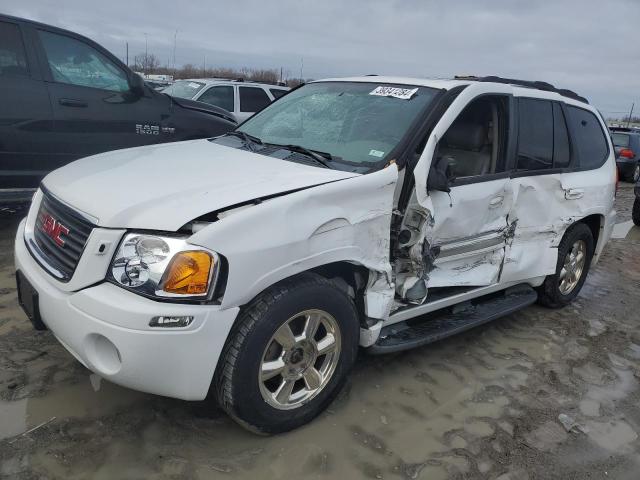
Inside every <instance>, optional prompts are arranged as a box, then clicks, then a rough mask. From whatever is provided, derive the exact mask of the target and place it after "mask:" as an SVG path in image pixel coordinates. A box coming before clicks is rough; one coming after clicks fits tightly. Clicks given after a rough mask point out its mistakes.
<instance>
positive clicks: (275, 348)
mask: <svg viewBox="0 0 640 480" xmlns="http://www.w3.org/2000/svg"><path fill="white" fill-rule="evenodd" d="M309 312H310V313H309ZM311 316H313V317H314V318H316V322H319V324H320V325H322V327H318V328H317V331H316V336H315V337H313V339H312V340H305V339H303V340H300V341H298V340H296V343H295V344H293V346H291V347H289V348H285V347H284V346H282V345H284V344H285V343H287V342H282V345H281V344H280V343H279V340H277V339H276V338H275V336H276V332H282V331H284V330H286V328H285V327H284V325H289V327H287V328H290V329H289V330H288V333H292V332H293V334H294V335H296V338H302V336H303V335H304V330H303V331H298V330H297V329H298V327H299V326H300V325H303V328H305V329H306V326H307V325H309V324H310V321H309V318H310V317H311ZM317 319H320V320H317ZM323 322H324V323H323ZM330 327H331V328H333V330H331V328H330ZM283 329H284V330H283ZM330 330H331V331H333V332H334V333H335V335H333V338H334V347H333V350H332V351H331V353H328V354H324V355H322V354H319V353H318V351H317V350H316V352H315V354H316V356H314V353H313V348H314V345H319V344H320V343H321V342H323V341H325V340H326V338H327V337H329V336H330V335H332V334H330V333H329V331H330ZM323 333H324V335H325V338H322V334H323ZM359 334H360V327H359V322H358V313H357V311H356V308H355V305H354V303H353V301H352V300H351V298H350V297H349V296H348V295H347V294H346V293H345V292H344V290H342V289H340V288H339V287H338V286H337V285H335V284H334V283H333V282H331V281H330V280H327V279H326V278H324V277H321V276H319V275H316V274H312V273H306V274H302V275H299V276H296V277H294V278H292V279H288V280H285V281H283V282H281V283H279V284H277V285H275V286H273V287H270V288H269V289H267V290H266V291H265V292H263V293H261V294H260V295H258V296H257V297H256V298H255V299H254V300H253V301H252V302H251V303H249V304H248V305H247V306H246V307H245V308H243V309H242V310H241V313H240V316H239V317H238V320H237V321H236V324H235V325H234V328H233V329H232V331H231V333H230V334H229V338H228V339H227V343H226V345H225V348H224V350H223V353H222V355H221V357H220V360H219V362H218V368H217V371H216V375H215V377H214V384H213V386H214V388H215V395H216V397H217V401H218V404H219V405H220V406H221V407H222V408H223V409H224V410H225V411H226V412H227V413H228V414H229V415H230V416H231V417H232V418H233V419H234V420H236V421H237V422H238V423H240V425H242V426H243V427H245V428H247V429H249V430H251V431H253V432H255V433H259V434H276V433H281V432H286V431H289V430H292V429H294V428H297V427H300V426H302V425H304V424H305V423H308V422H309V421H311V420H312V419H313V418H315V417H316V416H317V415H318V414H319V413H321V412H322V411H323V410H324V409H325V408H326V407H327V406H328V405H329V404H330V403H331V401H332V400H333V399H334V398H335V396H336V395H337V394H338V392H339V391H340V390H341V388H342V387H343V386H344V383H345V382H346V379H347V376H348V373H349V371H350V370H351V368H352V367H353V364H354V362H355V359H356V356H357V352H358V343H359ZM279 338H280V337H279ZM307 338H309V337H307ZM318 338H319V339H318ZM316 339H318V340H317V342H318V343H316ZM327 343H328V342H325V344H327ZM336 351H337V356H331V357H330V355H334V354H335V352H336ZM300 352H302V353H300ZM309 352H311V353H309ZM269 359H270V360H271V363H274V361H278V362H280V363H279V364H284V365H286V366H285V367H284V368H281V370H282V372H281V373H279V374H277V375H275V376H274V377H272V378H270V379H268V380H264V379H263V376H262V375H263V373H262V372H264V371H266V367H265V365H266V364H267V363H268V362H269V361H270V360H269ZM329 359H330V360H329ZM314 362H315V363H314ZM325 362H328V365H329V366H330V368H327V370H326V372H325V373H327V376H326V377H325V376H324V375H323V374H322V373H321V372H323V368H324V366H325ZM263 368H264V369H265V370H263ZM294 370H295V371H294ZM311 370H313V371H314V373H315V374H317V375H318V376H317V377H316V376H313V377H314V378H316V379H317V383H316V381H315V380H314V381H313V382H311V383H312V384H313V385H316V384H317V385H320V386H319V387H318V389H317V391H315V393H311V392H312V391H313V388H312V386H313V385H312V386H310V383H308V380H307V375H308V374H309V373H310V372H311ZM268 375H269V372H268V373H266V374H265V375H264V376H265V377H267V376H268ZM285 375H289V376H290V377H289V378H288V379H287V378H286V377H285ZM296 375H303V378H299V379H298V380H291V378H292V377H293V378H295V376H296ZM291 376H292V377H291ZM320 379H322V382H321V381H320ZM291 382H294V385H293V393H291V390H289V392H290V393H289V394H287V393H284V396H283V398H286V399H288V400H285V402H287V401H289V400H291V399H293V397H294V395H297V396H298V397H300V396H305V395H310V397H309V398H308V399H303V400H297V401H298V402H300V403H298V404H295V402H294V401H293V400H291V401H292V403H291V404H286V405H284V403H280V402H279V400H277V398H279V396H278V395H276V394H277V392H278V391H280V390H279V387H278V385H279V386H280V387H283V388H282V390H285V388H284V387H285V384H286V385H290V384H291ZM297 388H299V389H300V390H298V391H297V393H296V389H297ZM269 402H271V403H272V404H270V403H269Z"/></svg>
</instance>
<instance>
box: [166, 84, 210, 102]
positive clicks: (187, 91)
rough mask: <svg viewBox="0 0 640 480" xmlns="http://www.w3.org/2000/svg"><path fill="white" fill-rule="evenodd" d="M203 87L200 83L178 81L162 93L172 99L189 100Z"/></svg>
mask: <svg viewBox="0 0 640 480" xmlns="http://www.w3.org/2000/svg"><path fill="white" fill-rule="evenodd" d="M202 87H204V83H202V82H192V81H191V80H178V81H177V82H176V83H174V84H173V85H170V86H169V87H167V88H165V89H164V90H163V91H162V92H163V93H166V94H168V95H171V96H172V97H178V98H186V99H188V100H191V99H192V98H193V97H195V96H196V93H198V92H199V91H200V90H202Z"/></svg>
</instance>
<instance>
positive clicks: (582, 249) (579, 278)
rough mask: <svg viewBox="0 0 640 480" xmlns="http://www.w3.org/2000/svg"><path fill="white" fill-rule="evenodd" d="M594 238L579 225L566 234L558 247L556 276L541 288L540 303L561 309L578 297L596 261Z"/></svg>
mask: <svg viewBox="0 0 640 480" xmlns="http://www.w3.org/2000/svg"><path fill="white" fill-rule="evenodd" d="M593 251H594V242H593V234H592V233H591V230H590V229H589V227H588V226H586V225H585V224H584V223H576V224H575V225H573V226H572V227H570V228H569V229H568V230H567V232H566V233H565V235H564V237H563V239H562V241H561V242H560V245H559V246H558V264H557V266H556V273H555V274H553V275H549V276H548V277H547V278H546V279H545V281H544V283H543V284H542V286H541V287H540V288H538V303H540V304H541V305H544V306H545V307H549V308H561V307H564V306H565V305H568V304H569V303H571V302H572V301H573V299H574V298H576V297H577V296H578V293H579V292H580V289H581V288H582V285H584V282H585V280H586V278H587V273H589V267H590V266H591V259H592V258H593Z"/></svg>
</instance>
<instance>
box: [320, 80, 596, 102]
mask: <svg viewBox="0 0 640 480" xmlns="http://www.w3.org/2000/svg"><path fill="white" fill-rule="evenodd" d="M317 81H319V82H334V81H335V82H367V83H391V84H396V85H415V86H421V87H430V88H437V89H445V90H451V89H452V88H454V87H458V86H460V85H471V84H473V83H485V84H499V85H510V86H512V87H513V92H514V93H515V94H517V95H519V96H526V94H527V93H528V92H529V93H530V92H531V90H535V91H537V92H540V95H539V96H540V97H542V98H550V99H558V100H559V99H560V98H559V97H564V98H568V99H571V100H575V101H577V102H580V103H589V102H588V101H587V99H586V98H584V97H581V96H580V95H578V94H577V93H575V92H573V91H571V90H567V89H561V88H556V87H554V86H553V85H551V84H550V83H547V82H541V81H531V80H518V79H513V78H502V77H496V76H489V77H475V76H464V77H456V78H453V79H429V78H412V77H390V76H379V75H365V76H359V77H345V78H326V79H322V80H317ZM542 92H544V94H543V93H542ZM549 94H551V95H549ZM554 94H555V95H554Z"/></svg>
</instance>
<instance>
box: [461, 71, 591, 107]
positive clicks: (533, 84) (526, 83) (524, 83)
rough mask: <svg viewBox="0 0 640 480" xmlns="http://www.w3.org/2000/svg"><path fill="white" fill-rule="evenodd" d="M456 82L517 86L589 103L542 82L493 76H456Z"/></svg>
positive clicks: (572, 93) (581, 97)
mask: <svg viewBox="0 0 640 480" xmlns="http://www.w3.org/2000/svg"><path fill="white" fill-rule="evenodd" d="M455 79H456V80H473V81H476V82H492V83H505V84H508V85H517V86H519V87H525V88H535V89H537V90H543V91H545V92H555V93H558V94H560V95H562V96H563V97H567V98H571V99H573V100H578V101H579V102H583V103H587V104H588V103H589V101H588V100H587V99H586V98H584V97H583V96H581V95H578V94H577V93H576V92H574V91H572V90H567V89H566V88H556V87H554V86H553V85H551V84H550V83H548V82H542V81H539V80H518V79H516V78H503V77H497V76H495V75H489V76H487V77H476V76H473V75H464V76H456V77H455Z"/></svg>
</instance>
